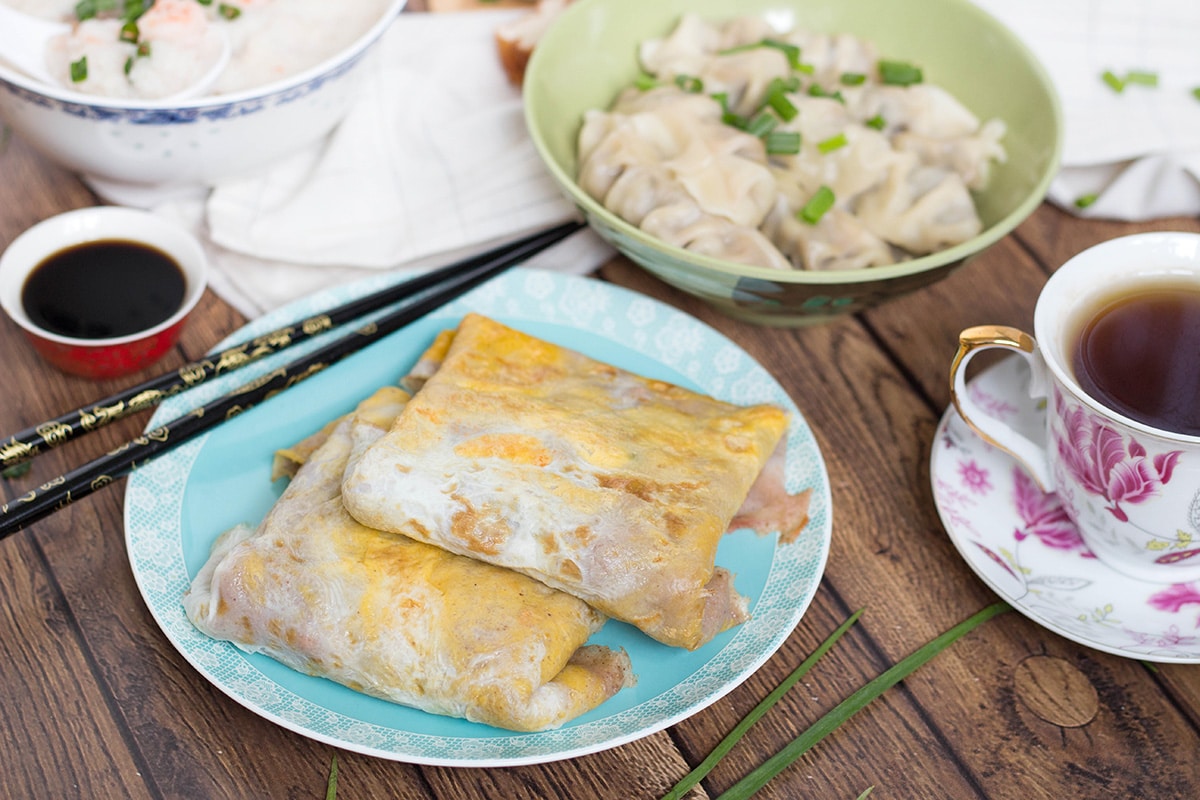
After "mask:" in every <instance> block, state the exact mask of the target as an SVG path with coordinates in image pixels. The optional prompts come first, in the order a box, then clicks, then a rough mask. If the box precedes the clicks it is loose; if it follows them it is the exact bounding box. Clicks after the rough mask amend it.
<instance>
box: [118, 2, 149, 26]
mask: <svg viewBox="0 0 1200 800" xmlns="http://www.w3.org/2000/svg"><path fill="white" fill-rule="evenodd" d="M145 13H146V4H145V2H143V0H125V8H124V9H122V11H121V19H123V20H125V21H126V22H133V21H134V20H136V19H137V18H138V17H140V16H142V14H145Z"/></svg>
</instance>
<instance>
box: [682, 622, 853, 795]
mask: <svg viewBox="0 0 1200 800" xmlns="http://www.w3.org/2000/svg"><path fill="white" fill-rule="evenodd" d="M861 616H862V610H861V609H860V610H858V611H855V612H854V613H853V614H851V615H850V617H849V619H847V620H846V621H845V622H843V623H842V624H841V625H839V626H838V627H837V630H835V631H834V632H833V633H831V634H829V636H827V637H826V638H825V641H823V642H821V644H820V645H818V646H817V649H816V650H814V651H813V652H812V655H810V656H809V657H808V658H806V659H804V661H803V662H802V663H801V664H800V666H798V667H796V668H795V669H794V670H792V673H791V674H790V675H788V676H787V677H786V678H784V679H783V681H782V682H781V683H780V684H779V685H778V686H776V687H775V689H774V691H772V692H771V693H770V694H768V695H767V696H766V697H764V698H763V699H762V700H760V701H759V703H758V705H756V706H755V707H754V708H752V709H750V713H749V714H747V715H746V716H745V717H743V718H742V720H741V722H739V723H738V724H737V725H735V726H734V727H733V730H731V731H730V732H729V733H727V734H726V735H725V738H724V739H722V740H721V741H719V742H717V746H716V747H714V748H713V751H712V752H711V753H709V754H708V757H707V758H705V759H704V760H703V761H701V762H700V764H699V765H698V766H697V767H696V768H695V769H694V770H692V771H691V772H689V773H688V774H687V775H685V776H684V777H683V779H682V780H681V781H679V783H677V784H675V785H674V786H672V787H671V791H669V792H667V793H666V794H665V795H663V798H662V800H678V798H680V797H683V795H684V794H686V793H687V791H688V790H689V789H691V788H692V787H693V786H695V785H696V784H697V783H699V782H700V781H701V780H702V779H703V778H704V776H705V775H707V774H708V773H710V772H712V769H713V767H715V766H716V765H717V764H718V763H719V762H720V760H721V759H722V758H724V757H725V756H726V755H727V754H728V753H729V751H730V750H732V749H733V746H734V745H736V744H737V743H738V741H739V740H740V739H741V738H742V737H743V736H745V735H746V731H748V730H750V728H751V727H752V726H753V725H754V723H756V722H758V721H759V720H760V719H762V716H763V715H764V714H766V713H767V712H768V711H770V710H771V706H773V705H775V704H776V703H778V702H779V700H780V699H781V698H782V697H783V696H784V695H785V694H787V692H788V690H789V689H791V688H792V687H793V686H795V685H796V683H798V682H799V680H800V679H801V678H803V677H804V676H805V675H806V674H807V673H808V671H809V670H810V669H812V668H813V665H814V664H816V663H817V661H819V660H820V659H821V656H823V655H825V654H826V653H827V652H829V650H830V648H832V647H833V646H834V645H835V644H837V640H838V639H840V638H842V635H843V634H844V633H845V632H846V631H848V630H850V627H851V626H852V625H853V624H854V623H855V622H857V621H858V618H859V617H861Z"/></svg>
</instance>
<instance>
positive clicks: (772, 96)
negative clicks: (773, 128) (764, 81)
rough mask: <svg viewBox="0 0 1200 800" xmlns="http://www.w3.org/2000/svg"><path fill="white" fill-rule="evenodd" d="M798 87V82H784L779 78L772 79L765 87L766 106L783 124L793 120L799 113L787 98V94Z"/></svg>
mask: <svg viewBox="0 0 1200 800" xmlns="http://www.w3.org/2000/svg"><path fill="white" fill-rule="evenodd" d="M799 86H800V81H799V80H794V81H784V80H781V79H779V78H773V79H772V80H771V82H770V83H769V84H768V85H767V94H766V104H767V105H769V106H770V107H771V108H772V109H774V111H775V113H776V114H778V115H779V118H780V119H782V120H783V121H784V122H789V121H791V120H793V119H795V118H796V114H798V113H799V112H798V111H797V110H796V106H795V105H793V103H792V101H791V100H789V99H788V97H787V93H788V92H794V91H796V89H798V88H799Z"/></svg>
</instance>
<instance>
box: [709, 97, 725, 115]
mask: <svg viewBox="0 0 1200 800" xmlns="http://www.w3.org/2000/svg"><path fill="white" fill-rule="evenodd" d="M709 97H711V98H712V99H713V100H716V101H717V103H719V104H720V106H721V113H722V114H728V113H729V92H713V93H712V94H710V95H709Z"/></svg>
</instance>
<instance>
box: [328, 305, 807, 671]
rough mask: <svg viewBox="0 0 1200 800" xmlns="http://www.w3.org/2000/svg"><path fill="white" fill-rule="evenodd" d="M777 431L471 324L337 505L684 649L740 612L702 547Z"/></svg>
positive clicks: (507, 332) (747, 415)
mask: <svg viewBox="0 0 1200 800" xmlns="http://www.w3.org/2000/svg"><path fill="white" fill-rule="evenodd" d="M787 424H788V416H787V413H786V412H785V411H784V410H782V409H780V408H777V407H775V406H772V405H765V404H764V405H754V406H749V407H740V406H736V405H732V404H730V403H725V402H722V401H719V400H716V399H714V398H711V397H707V396H704V395H701V394H697V393H695V392H692V391H689V390H687V389H684V388H681V387H679V386H674V385H671V384H668V383H666V382H663V381H658V380H651V379H647V378H643V377H640V376H637V375H634V374H632V373H630V372H627V371H625V370H621V369H619V368H617V367H614V366H611V365H608V364H604V363H602V362H599V361H596V360H593V359H590V358H588V357H586V356H584V355H582V354H580V353H577V352H574V351H571V350H568V349H565V348H562V347H559V346H557V345H555V344H552V343H550V342H546V341H542V340H540V339H537V338H535V337H532V336H529V335H527V334H524V333H521V332H519V331H516V330H514V329H512V328H509V327H506V326H504V325H501V324H500V323H498V322H495V321H493V320H490V319H487V318H485V317H482V316H479V315H476V314H468V315H467V316H466V317H464V318H463V320H462V322H461V323H460V325H459V327H458V328H457V330H456V331H455V333H454V336H453V339H452V341H450V342H449V344H448V348H447V349H446V352H445V354H444V359H443V360H441V362H440V364H439V365H438V366H437V368H436V370H433V371H431V374H430V375H428V377H427V378H426V380H425V382H424V385H423V386H422V387H421V388H420V390H419V391H418V392H417V393H416V394H415V395H414V397H413V399H412V401H411V402H410V403H408V405H407V406H406V407H405V408H404V410H403V412H402V413H401V414H400V415H399V416H398V417H397V419H396V422H395V424H394V425H393V426H392V428H391V430H390V431H388V433H387V434H386V435H385V436H383V437H382V438H380V439H378V440H377V441H374V442H373V443H371V444H370V446H369V447H365V448H362V454H361V457H360V458H358V459H356V461H355V463H353V464H352V465H351V466H350V468H349V469H347V471H346V476H345V481H344V483H343V485H342V500H343V503H344V504H345V506H346V508H347V510H348V511H349V512H350V513H351V514H352V515H353V516H354V517H355V518H356V519H358V520H359V521H360V522H362V523H363V524H364V525H367V526H368V527H370V528H374V529H379V530H388V531H393V532H397V533H402V534H404V535H407V536H410V537H412V538H414V539H419V540H421V541H425V542H429V543H430V544H434V545H437V546H440V547H444V548H446V549H447V550H450V551H453V552H455V553H460V554H462V555H465V556H469V557H471V558H475V559H479V560H483V561H487V562H488V563H492V564H496V565H499V566H504V567H508V568H510V569H514V570H518V571H520V572H522V573H524V574H527V575H530V576H532V577H535V578H537V579H538V580H539V581H542V582H544V583H545V584H547V585H548V586H552V587H555V588H559V589H562V590H563V591H565V592H568V593H570V594H572V595H574V596H576V597H579V598H581V599H583V600H586V601H587V602H588V603H589V604H591V605H592V606H593V607H595V608H596V609H598V610H600V611H602V612H603V613H605V614H607V615H609V616H611V617H614V618H616V619H620V620H623V621H625V622H628V623H631V624H633V625H635V626H637V627H638V628H640V629H641V630H642V631H644V632H645V633H647V634H648V635H650V636H652V637H653V638H655V639H657V640H658V641H660V642H663V643H665V644H669V645H673V646H679V647H684V648H687V649H694V648H696V647H699V646H700V645H702V644H704V643H705V642H706V641H708V640H709V639H711V638H712V636H714V635H715V634H717V633H718V632H720V631H722V630H725V629H727V628H729V627H730V626H732V625H736V624H737V623H739V622H742V621H744V620H745V619H746V618H747V601H746V599H745V598H744V597H742V596H741V595H739V594H738V593H737V591H736V590H735V589H734V586H733V579H732V576H731V575H730V574H729V573H728V572H727V571H726V570H724V569H721V568H719V567H716V566H715V565H714V561H715V557H716V551H717V546H718V544H719V542H720V538H721V536H722V534H724V533H725V531H726V530H727V529H728V527H729V524H730V522H731V521H732V520H733V519H734V516H735V514H737V512H738V511H739V509H740V508H741V507H742V504H743V501H744V500H745V499H746V497H747V494H748V492H749V490H750V487H751V485H752V484H754V483H755V479H756V478H757V476H758V475H759V474H760V472H762V470H763V467H764V466H765V465H766V464H767V462H768V460H769V459H770V457H771V455H772V454H773V453H775V452H776V450H777V445H780V443H781V438H782V436H783V433H784V432H785V430H786V428H787ZM760 516H761V515H760ZM800 517H801V518H800V521H795V520H793V522H794V529H792V530H789V531H786V532H785V535H786V536H794V535H795V533H796V532H798V529H799V526H802V525H803V513H802V512H801V515H800Z"/></svg>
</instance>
